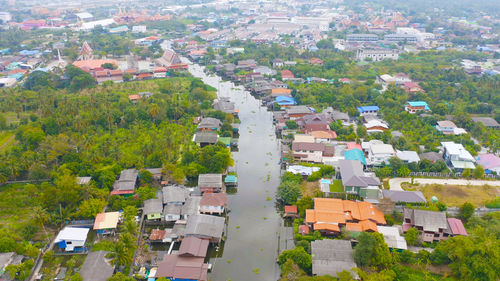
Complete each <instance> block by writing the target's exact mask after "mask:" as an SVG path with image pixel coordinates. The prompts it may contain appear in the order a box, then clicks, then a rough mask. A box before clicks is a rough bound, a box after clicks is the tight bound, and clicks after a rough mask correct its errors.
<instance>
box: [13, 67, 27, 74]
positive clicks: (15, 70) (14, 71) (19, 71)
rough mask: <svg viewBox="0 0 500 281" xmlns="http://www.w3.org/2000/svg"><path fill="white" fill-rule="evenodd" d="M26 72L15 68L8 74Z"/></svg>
mask: <svg viewBox="0 0 500 281" xmlns="http://www.w3.org/2000/svg"><path fill="white" fill-rule="evenodd" d="M26 72H28V71H27V70H26V69H21V68H17V69H13V70H11V71H9V74H16V73H26Z"/></svg>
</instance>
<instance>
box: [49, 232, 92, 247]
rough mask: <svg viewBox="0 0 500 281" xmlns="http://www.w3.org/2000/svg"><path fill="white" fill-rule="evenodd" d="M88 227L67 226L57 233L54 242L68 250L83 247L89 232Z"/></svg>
mask: <svg viewBox="0 0 500 281" xmlns="http://www.w3.org/2000/svg"><path fill="white" fill-rule="evenodd" d="M89 230H90V229H88V228H80V227H70V226H66V227H65V228H63V230H61V231H60V232H59V234H57V237H56V239H55V240H54V244H57V246H59V248H61V249H64V251H66V252H73V251H75V248H83V247H84V246H85V240H87V235H88V233H89Z"/></svg>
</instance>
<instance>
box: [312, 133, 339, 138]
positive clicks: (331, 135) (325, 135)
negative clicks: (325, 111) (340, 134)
mask: <svg viewBox="0 0 500 281" xmlns="http://www.w3.org/2000/svg"><path fill="white" fill-rule="evenodd" d="M311 135H312V136H313V137H315V138H317V139H329V138H331V139H336V138H337V133H335V132H334V131H312V132H311Z"/></svg>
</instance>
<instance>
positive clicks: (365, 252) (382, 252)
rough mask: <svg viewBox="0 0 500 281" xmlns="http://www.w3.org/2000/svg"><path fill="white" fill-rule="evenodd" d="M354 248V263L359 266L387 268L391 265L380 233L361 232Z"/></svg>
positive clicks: (390, 257) (389, 256)
mask: <svg viewBox="0 0 500 281" xmlns="http://www.w3.org/2000/svg"><path fill="white" fill-rule="evenodd" d="M358 241H359V242H358V245H356V247H355V248H354V261H355V262H356V263H357V264H358V265H360V266H375V267H377V268H379V269H383V268H388V267H389V266H390V265H391V264H392V256H391V253H390V252H389V247H388V246H387V244H386V243H385V241H384V236H382V234H380V233H368V232H362V233H361V234H360V235H359V236H358Z"/></svg>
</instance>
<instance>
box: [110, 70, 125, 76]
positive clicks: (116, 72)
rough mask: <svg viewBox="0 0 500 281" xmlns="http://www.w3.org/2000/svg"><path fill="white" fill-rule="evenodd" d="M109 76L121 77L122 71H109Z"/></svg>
mask: <svg viewBox="0 0 500 281" xmlns="http://www.w3.org/2000/svg"><path fill="white" fill-rule="evenodd" d="M109 74H110V75H111V76H121V75H123V71H121V70H119V69H114V70H110V71H109Z"/></svg>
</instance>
